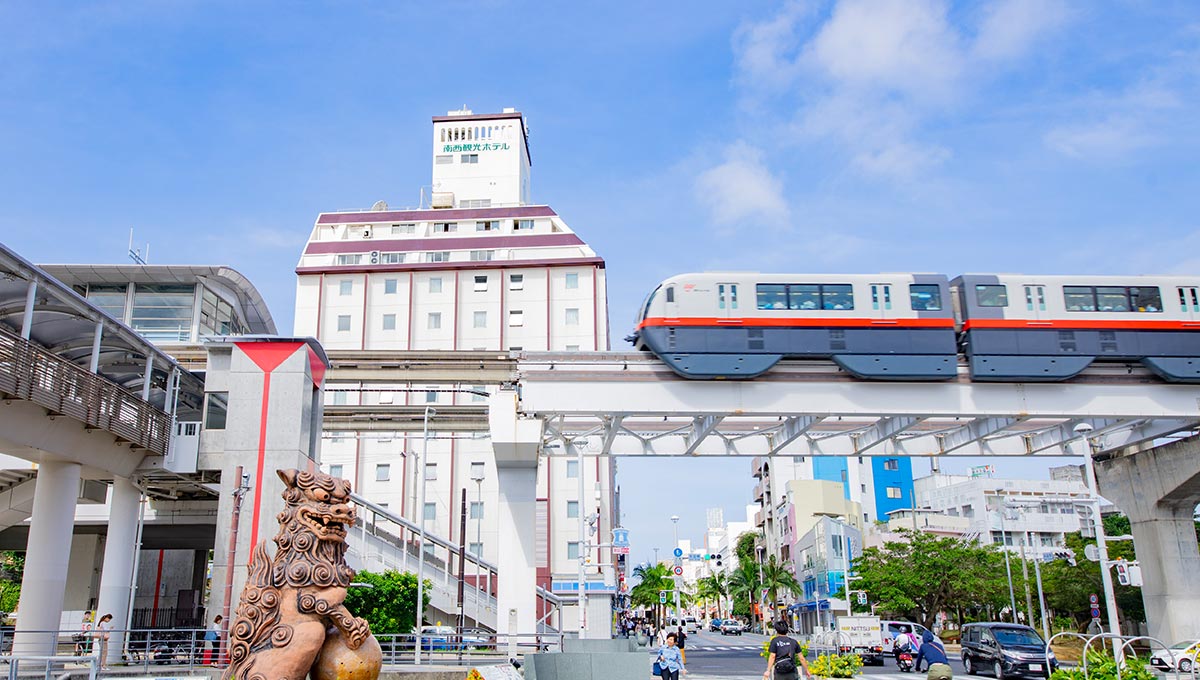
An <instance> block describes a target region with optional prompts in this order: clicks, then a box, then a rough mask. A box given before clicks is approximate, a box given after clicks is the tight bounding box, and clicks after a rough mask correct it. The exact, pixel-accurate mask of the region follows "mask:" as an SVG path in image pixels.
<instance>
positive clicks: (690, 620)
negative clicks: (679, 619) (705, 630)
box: [683, 616, 700, 635]
mask: <svg viewBox="0 0 1200 680" xmlns="http://www.w3.org/2000/svg"><path fill="white" fill-rule="evenodd" d="M698 630H700V622H699V621H697V620H696V617H694V616H685V617H683V632H685V633H687V634H688V635H691V634H692V633H695V632H696V631H698Z"/></svg>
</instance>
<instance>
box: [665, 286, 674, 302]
mask: <svg viewBox="0 0 1200 680" xmlns="http://www.w3.org/2000/svg"><path fill="white" fill-rule="evenodd" d="M674 301H675V286H667V302H674Z"/></svg>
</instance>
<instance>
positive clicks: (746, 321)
mask: <svg viewBox="0 0 1200 680" xmlns="http://www.w3.org/2000/svg"><path fill="white" fill-rule="evenodd" d="M647 326H715V327H721V326H726V327H728V326H749V327H772V328H790V327H797V326H801V327H809V328H812V327H818V328H829V327H834V328H954V320H953V319H871V318H829V317H822V318H812V317H787V318H778V317H771V318H752V317H735V318H725V317H715V316H689V317H679V318H673V317H662V316H652V317H650V318H647V319H643V320H642V322H641V323H639V324H638V325H637V327H638V328H639V329H641V328H645V327H647Z"/></svg>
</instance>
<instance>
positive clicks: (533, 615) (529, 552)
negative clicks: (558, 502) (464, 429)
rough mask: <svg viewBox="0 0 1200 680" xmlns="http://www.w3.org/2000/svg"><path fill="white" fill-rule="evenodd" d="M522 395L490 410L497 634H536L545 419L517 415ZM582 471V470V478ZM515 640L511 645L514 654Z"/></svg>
mask: <svg viewBox="0 0 1200 680" xmlns="http://www.w3.org/2000/svg"><path fill="white" fill-rule="evenodd" d="M517 407H518V399H517V393H516V392H515V391H513V390H503V389H502V390H500V391H498V392H496V393H495V394H493V395H492V397H491V399H490V403H489V407H488V425H489V428H490V430H491V438H492V451H493V453H494V454H495V456H496V481H497V483H498V484H499V486H500V494H499V501H500V502H499V504H498V508H497V511H498V513H499V515H498V518H499V527H498V528H499V534H498V541H497V543H498V546H499V552H498V555H497V560H496V567H497V569H498V570H499V573H498V574H497V576H496V578H497V580H498V581H499V583H498V584H497V589H496V631H497V632H499V633H502V634H533V633H536V632H537V553H536V551H535V549H534V545H535V542H536V534H537V530H536V526H537V502H536V501H537V468H538V454H539V453H540V451H541V447H542V426H543V423H542V421H541V420H537V419H531V418H524V417H521V416H520V415H519V413H518V408H517ZM582 473H583V471H582V470H580V474H582ZM515 642H516V640H515V638H514V639H512V641H511V642H510V643H509V651H510V653H515V651H516V650H515V647H513V645H514V644H515Z"/></svg>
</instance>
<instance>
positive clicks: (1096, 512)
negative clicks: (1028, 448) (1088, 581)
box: [1075, 422, 1125, 666]
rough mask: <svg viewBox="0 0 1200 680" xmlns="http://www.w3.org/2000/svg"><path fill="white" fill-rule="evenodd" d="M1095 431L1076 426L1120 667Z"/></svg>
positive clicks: (1118, 630)
mask: <svg viewBox="0 0 1200 680" xmlns="http://www.w3.org/2000/svg"><path fill="white" fill-rule="evenodd" d="M1093 429H1095V428H1093V427H1092V425H1091V423H1086V422H1084V423H1079V424H1078V425H1076V426H1075V434H1077V435H1080V436H1081V437H1082V438H1083V441H1084V445H1085V446H1086V447H1087V448H1086V449H1085V450H1084V453H1083V466H1084V469H1085V472H1086V473H1087V485H1088V489H1089V490H1090V491H1091V493H1092V501H1091V504H1092V522H1093V524H1094V526H1095V529H1096V548H1097V549H1099V552H1100V581H1101V583H1102V584H1103V585H1104V600H1105V605H1106V609H1107V610H1108V632H1109V633H1110V634H1112V635H1113V636H1115V637H1113V638H1112V641H1113V642H1112V646H1113V659H1114V660H1115V661H1116V662H1117V665H1118V666H1120V664H1121V662H1122V661H1123V660H1124V658H1125V654H1124V646H1123V645H1122V644H1121V643H1120V641H1119V637H1120V635H1121V624H1120V622H1119V620H1118V619H1117V596H1116V594H1115V593H1114V592H1113V582H1112V573H1111V572H1109V570H1108V568H1109V561H1108V539H1107V537H1106V536H1105V534H1104V518H1103V517H1101V516H1100V484H1099V482H1098V481H1097V480H1096V466H1095V464H1094V462H1093V461H1092V456H1093V455H1095V453H1096V449H1098V448H1099V445H1098V444H1097V442H1096V441H1095V440H1093V439H1092V438H1091V437H1089V436H1088V435H1090V434H1091V433H1092V430H1093Z"/></svg>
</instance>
